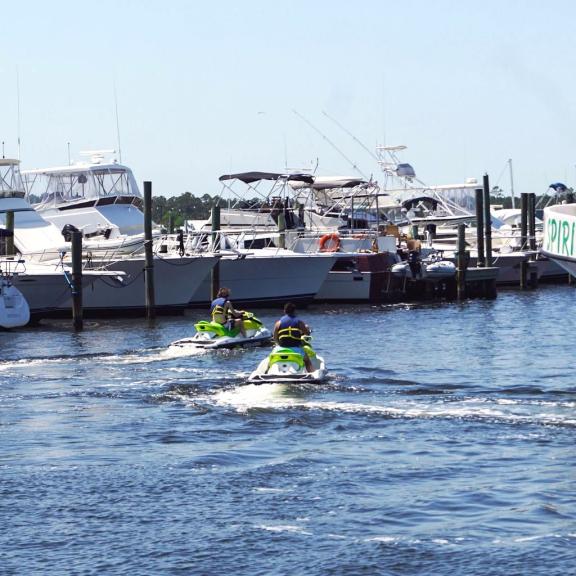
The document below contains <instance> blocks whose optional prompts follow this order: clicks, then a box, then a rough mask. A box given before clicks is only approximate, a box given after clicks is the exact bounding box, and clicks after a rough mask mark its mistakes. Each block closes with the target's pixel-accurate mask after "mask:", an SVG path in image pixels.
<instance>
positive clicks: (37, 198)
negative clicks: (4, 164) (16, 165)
mask: <svg viewBox="0 0 576 576" xmlns="http://www.w3.org/2000/svg"><path fill="white" fill-rule="evenodd" d="M22 176H23V178H24V185H25V188H26V194H27V195H28V199H29V201H30V203H32V204H38V206H39V207H48V206H57V205H60V204H67V203H71V202H74V203H76V202H78V201H81V200H97V199H99V198H111V197H114V196H136V197H138V198H141V195H140V191H139V190H138V185H137V184H136V181H135V179H134V176H133V174H132V171H131V170H130V169H129V168H127V167H125V166H121V165H120V164H109V165H99V166H93V165H84V166H83V165H77V166H69V167H66V168H63V169H60V170H58V169H48V170H27V171H23V172H22Z"/></svg>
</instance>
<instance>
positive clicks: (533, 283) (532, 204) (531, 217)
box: [528, 192, 538, 288]
mask: <svg viewBox="0 0 576 576" xmlns="http://www.w3.org/2000/svg"><path fill="white" fill-rule="evenodd" d="M528 244H529V246H530V251H531V252H532V254H531V256H530V262H531V266H530V287H531V288H536V287H537V286H538V270H537V268H536V260H537V253H536V194H535V193H534V192H530V193H529V194H528Z"/></svg>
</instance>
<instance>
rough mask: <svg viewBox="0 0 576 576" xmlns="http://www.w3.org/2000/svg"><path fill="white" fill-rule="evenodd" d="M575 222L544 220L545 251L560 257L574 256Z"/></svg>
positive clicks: (556, 219)
mask: <svg viewBox="0 0 576 576" xmlns="http://www.w3.org/2000/svg"><path fill="white" fill-rule="evenodd" d="M575 234H576V220H573V221H570V220H564V219H560V218H547V219H546V237H545V244H544V245H545V250H546V251H547V252H550V253H552V254H558V255H561V256H574V248H575V247H576V246H575V245H576V242H575V240H576V238H575Z"/></svg>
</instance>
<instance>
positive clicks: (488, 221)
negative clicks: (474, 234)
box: [483, 174, 492, 268]
mask: <svg viewBox="0 0 576 576" xmlns="http://www.w3.org/2000/svg"><path fill="white" fill-rule="evenodd" d="M483 190H484V238H485V250H486V257H485V262H486V267H488V268H490V267H491V266H492V215H491V214H490V183H489V180H488V174H484V179H483Z"/></svg>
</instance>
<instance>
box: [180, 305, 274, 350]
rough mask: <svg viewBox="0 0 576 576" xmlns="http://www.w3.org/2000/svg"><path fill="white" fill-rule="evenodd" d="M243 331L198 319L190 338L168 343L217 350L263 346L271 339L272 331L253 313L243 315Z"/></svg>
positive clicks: (184, 347)
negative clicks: (243, 333) (242, 332)
mask: <svg viewBox="0 0 576 576" xmlns="http://www.w3.org/2000/svg"><path fill="white" fill-rule="evenodd" d="M243 320H244V332H245V334H246V335H245V336H242V334H241V333H240V331H239V330H232V331H230V330H228V329H227V328H226V327H225V326H222V324H219V323H217V322H208V321H200V322H197V323H196V324H195V325H194V327H195V328H196V334H194V336H192V337H190V338H182V339H180V340H176V341H175V342H172V344H170V347H171V348H181V349H198V348H199V349H204V350H218V349H222V348H226V349H229V348H250V347H254V346H265V345H266V344H269V343H270V342H271V340H272V333H271V332H270V330H268V328H266V327H265V326H264V325H263V324H262V322H261V321H260V320H259V319H258V318H256V317H255V316H254V315H253V314H250V313H248V312H245V313H244V315H243Z"/></svg>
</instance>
